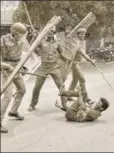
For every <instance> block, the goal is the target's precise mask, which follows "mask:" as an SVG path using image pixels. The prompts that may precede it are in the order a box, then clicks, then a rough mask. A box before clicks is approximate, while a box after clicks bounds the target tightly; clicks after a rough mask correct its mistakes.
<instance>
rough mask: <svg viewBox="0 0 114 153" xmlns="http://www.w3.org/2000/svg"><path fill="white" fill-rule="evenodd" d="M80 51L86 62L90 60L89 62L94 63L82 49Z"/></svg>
mask: <svg viewBox="0 0 114 153" xmlns="http://www.w3.org/2000/svg"><path fill="white" fill-rule="evenodd" d="M80 52H81V54H82V56H83V57H84V58H85V59H86V60H87V61H88V62H90V63H91V64H93V65H94V61H93V60H92V59H91V58H90V57H89V56H88V55H87V54H86V53H84V52H83V50H81V51H80Z"/></svg>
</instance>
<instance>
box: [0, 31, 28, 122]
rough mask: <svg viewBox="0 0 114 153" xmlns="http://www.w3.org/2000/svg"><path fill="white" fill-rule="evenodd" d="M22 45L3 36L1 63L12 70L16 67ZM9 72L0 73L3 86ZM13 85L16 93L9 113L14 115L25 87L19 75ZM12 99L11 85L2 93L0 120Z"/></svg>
mask: <svg viewBox="0 0 114 153" xmlns="http://www.w3.org/2000/svg"><path fill="white" fill-rule="evenodd" d="M22 45H23V43H22V42H21V41H18V42H17V41H15V39H14V38H13V37H12V35H11V34H8V35H5V36H2V37H1V58H2V61H3V62H5V63H7V64H10V65H11V66H12V67H13V68H15V67H16V66H17V64H18V63H19V61H20V57H21V55H22ZM10 74H11V73H10V72H8V71H7V70H3V71H2V83H3V84H4V83H5V82H6V81H7V79H8V77H9V76H10ZM13 83H14V84H15V86H16V88H17V92H16V95H15V99H14V101H13V106H12V108H11V111H10V112H11V113H13V114H15V113H17V111H18V108H19V106H20V103H21V101H22V98H23V96H24V94H25V90H26V89H25V85H24V81H23V78H22V76H21V74H17V75H16V77H15V78H14V79H13ZM11 98H12V83H11V84H10V85H9V87H8V88H7V89H6V91H5V92H4V96H3V99H2V104H1V118H2V119H3V118H4V115H5V112H6V109H7V107H8V105H9V103H10V101H11Z"/></svg>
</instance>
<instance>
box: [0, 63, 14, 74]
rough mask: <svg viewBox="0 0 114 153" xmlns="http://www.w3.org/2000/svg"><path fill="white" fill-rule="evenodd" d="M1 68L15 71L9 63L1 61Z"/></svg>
mask: <svg viewBox="0 0 114 153" xmlns="http://www.w3.org/2000/svg"><path fill="white" fill-rule="evenodd" d="M0 68H1V70H8V71H10V72H12V71H13V67H12V66H11V65H9V64H7V63H4V62H1V67H0Z"/></svg>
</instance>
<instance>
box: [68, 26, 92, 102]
mask: <svg viewBox="0 0 114 153" xmlns="http://www.w3.org/2000/svg"><path fill="white" fill-rule="evenodd" d="M85 34H86V29H85V28H79V29H78V30H77V38H76V39H75V42H76V46H77V48H78V50H77V54H76V56H75V59H74V64H73V66H72V81H71V84H70V86H69V90H75V88H76V85H77V83H78V81H79V84H80V85H81V88H82V90H83V92H87V90H86V81H85V77H84V74H83V72H82V70H81V67H80V62H81V60H82V58H85V59H86V60H87V61H88V62H91V63H92V64H94V62H93V61H92V60H91V59H90V58H89V56H88V55H87V54H86V49H85V48H86V42H85V40H84V38H85ZM87 99H88V96H87Z"/></svg>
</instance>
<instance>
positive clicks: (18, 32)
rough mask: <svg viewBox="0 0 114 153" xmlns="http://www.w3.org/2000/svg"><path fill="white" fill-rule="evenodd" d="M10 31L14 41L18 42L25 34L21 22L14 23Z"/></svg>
mask: <svg viewBox="0 0 114 153" xmlns="http://www.w3.org/2000/svg"><path fill="white" fill-rule="evenodd" d="M10 30H11V33H12V35H13V37H14V38H15V39H16V40H20V39H21V38H22V37H23V36H24V35H25V34H26V32H27V28H26V26H25V25H24V24H22V23H21V22H17V23H14V24H13V25H12V26H11V29H10Z"/></svg>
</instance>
